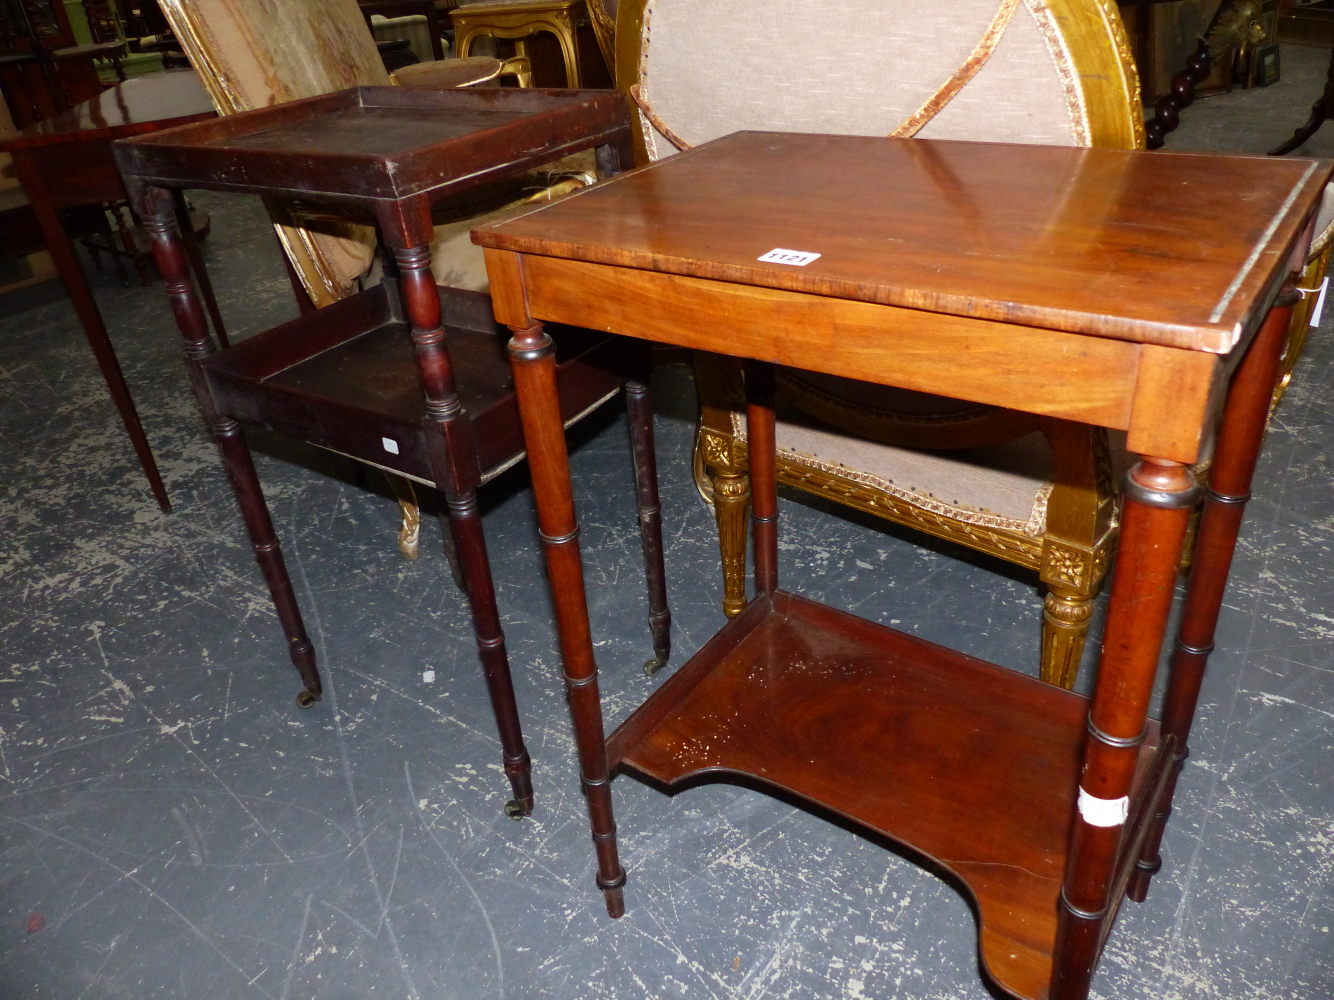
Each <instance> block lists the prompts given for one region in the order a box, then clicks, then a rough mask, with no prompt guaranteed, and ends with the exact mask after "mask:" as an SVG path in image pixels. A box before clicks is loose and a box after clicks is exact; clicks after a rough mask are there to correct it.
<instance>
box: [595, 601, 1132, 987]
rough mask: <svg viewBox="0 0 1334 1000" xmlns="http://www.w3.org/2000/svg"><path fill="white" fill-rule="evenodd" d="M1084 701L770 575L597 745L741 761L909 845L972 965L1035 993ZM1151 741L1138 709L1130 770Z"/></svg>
mask: <svg viewBox="0 0 1334 1000" xmlns="http://www.w3.org/2000/svg"><path fill="white" fill-rule="evenodd" d="M1087 713H1088V701H1087V700H1086V699H1084V698H1083V697H1081V696H1079V695H1076V694H1073V693H1072V692H1069V691H1066V690H1063V689H1061V688H1057V687H1052V686H1051V685H1048V684H1044V683H1042V682H1041V681H1038V680H1036V679H1034V678H1031V677H1026V676H1023V675H1020V674H1015V673H1013V672H1011V671H1009V670H1005V669H1003V668H1001V667H997V666H995V665H993V664H990V663H986V662H984V661H982V660H978V659H974V658H973V657H969V656H964V655H963V654H960V653H956V652H953V651H951V650H948V649H945V648H943V647H940V646H936V645H934V644H932V643H928V642H924V641H923V640H921V639H917V638H914V637H912V636H909V635H905V634H903V633H902V632H897V631H895V630H893V629H889V628H885V627H883V626H880V625H874V624H872V623H870V622H867V621H865V620H863V619H861V618H858V617H856V616H855V615H850V614H847V613H845V612H841V611H836V610H833V609H831V608H827V607H825V606H823V605H821V604H817V603H815V602H813V601H808V600H805V599H803V598H800V597H795V596H793V595H791V594H787V593H783V592H781V591H780V592H777V593H775V594H774V595H773V596H772V597H769V598H763V597H762V598H758V599H756V600H755V601H753V602H752V603H751V604H750V605H749V606H748V607H747V608H746V610H745V611H744V612H743V613H742V614H741V615H739V616H738V617H737V618H736V619H734V620H733V621H731V622H729V623H728V624H727V625H726V626H725V627H724V628H723V629H722V630H721V631H720V632H719V633H718V634H717V635H716V636H714V638H713V639H712V640H710V642H709V643H708V644H707V645H706V646H705V647H704V648H703V649H702V650H700V651H699V653H697V654H696V655H695V656H694V657H693V658H692V659H691V660H690V661H689V662H688V663H687V664H685V666H683V667H682V668H681V669H680V670H678V671H677V673H676V674H675V675H673V676H672V678H671V679H670V680H669V681H667V683H665V684H664V685H663V686H662V687H661V688H660V689H659V690H658V691H657V692H655V693H654V695H653V696H652V697H650V698H649V699H648V701H646V702H645V703H644V704H643V705H642V706H640V708H639V709H638V710H637V711H636V712H635V713H634V714H633V715H632V716H631V717H630V718H629V719H627V720H626V721H625V723H624V724H622V725H621V726H620V728H618V729H617V730H616V732H615V733H613V734H612V736H611V738H610V739H609V741H608V745H607V752H608V757H609V763H610V764H611V765H612V766H613V767H616V766H620V767H623V768H629V769H632V770H634V771H637V772H639V773H641V774H643V775H645V776H647V777H649V778H652V779H654V780H656V781H660V782H663V783H665V784H667V785H671V784H674V783H677V782H681V781H683V780H685V779H688V778H691V777H695V776H699V775H706V774H709V773H723V774H738V775H749V776H751V777H753V778H756V779H759V780H760V781H762V782H765V783H767V784H769V785H771V786H773V787H775V788H779V789H783V790H786V791H788V792H790V793H793V794H795V795H797V796H800V797H801V798H804V799H807V800H809V801H811V802H813V803H817V804H819V805H821V806H824V807H826V808H828V809H831V810H833V811H834V812H836V813H839V814H841V815H843V816H845V817H847V818H848V819H850V820H852V821H854V822H855V823H857V824H859V825H861V826H863V827H865V828H867V829H869V830H872V831H875V832H877V833H880V834H883V835H885V836H887V837H890V838H892V839H893V840H895V841H898V842H900V843H902V844H904V845H906V846H908V847H910V848H913V849H915V850H916V851H918V852H920V853H922V854H924V855H926V856H927V857H928V858H930V859H931V860H933V861H935V862H936V863H938V864H939V865H940V866H941V867H943V868H945V869H948V870H949V871H950V872H952V873H953V874H954V875H956V876H957V877H958V878H959V880H960V881H961V882H962V883H963V884H964V885H965V886H966V887H967V888H968V890H969V891H970V892H971V893H972V895H973V898H974V901H975V902H976V906H977V913H978V922H979V935H980V940H981V957H982V963H983V965H984V966H985V968H986V969H987V971H988V973H989V974H990V976H991V977H992V978H993V979H994V980H995V982H996V983H997V984H998V985H1000V986H1002V987H1004V988H1005V989H1007V990H1009V991H1011V992H1013V993H1015V994H1017V995H1019V996H1022V997H1026V998H1030V1000H1039V998H1043V997H1046V995H1047V986H1048V983H1049V981H1050V978H1051V964H1052V951H1053V948H1054V944H1055V940H1056V914H1057V901H1058V898H1059V894H1060V888H1061V881H1062V878H1063V875H1064V872H1065V859H1066V844H1067V840H1068V837H1069V831H1070V824H1071V821H1072V818H1073V816H1074V808H1075V794H1076V785H1077V779H1078V774H1079V767H1080V757H1081V753H1082V748H1083V741H1084V732H1085V719H1086V716H1087ZM1157 742H1158V740H1157V730H1156V727H1152V726H1151V728H1150V732H1149V735H1148V739H1147V740H1146V741H1145V745H1144V749H1143V750H1142V753H1141V758H1140V763H1141V767H1140V775H1141V777H1143V776H1144V775H1145V774H1146V772H1147V767H1148V764H1149V763H1150V762H1151V761H1152V759H1153V757H1154V756H1155V748H1156V746H1157ZM1140 784H1141V785H1143V781H1141V782H1140Z"/></svg>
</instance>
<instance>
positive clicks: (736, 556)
mask: <svg viewBox="0 0 1334 1000" xmlns="http://www.w3.org/2000/svg"><path fill="white" fill-rule="evenodd" d="M709 478H710V479H711V480H712V481H713V513H714V517H715V518H716V519H717V521H718V548H719V550H720V551H721V553H722V558H723V614H725V615H727V617H728V618H735V617H736V616H737V615H739V614H741V609H742V608H744V607H745V606H746V522H747V520H748V518H749V516H750V476H748V475H747V474H746V473H744V472H739V471H737V470H735V469H718V468H715V467H714V466H709Z"/></svg>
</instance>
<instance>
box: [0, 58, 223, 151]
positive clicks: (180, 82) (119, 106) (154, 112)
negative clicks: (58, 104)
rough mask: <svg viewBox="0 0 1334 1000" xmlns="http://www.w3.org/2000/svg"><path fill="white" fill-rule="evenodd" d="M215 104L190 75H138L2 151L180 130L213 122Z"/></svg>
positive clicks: (43, 124)
mask: <svg viewBox="0 0 1334 1000" xmlns="http://www.w3.org/2000/svg"><path fill="white" fill-rule="evenodd" d="M215 116H216V112H215V111H214V110H213V102H212V101H211V100H209V96H208V93H207V91H205V90H204V85H203V84H202V83H201V82H200V80H199V77H197V76H196V75H195V74H194V72H193V71H192V70H181V71H174V72H168V73H153V74H150V75H149V76H138V77H135V78H134V79H132V80H126V81H125V82H124V83H118V84H116V86H114V87H112V88H111V89H110V90H104V91H103V92H102V93H101V94H99V95H97V96H96V97H94V98H93V99H92V100H88V101H84V102H83V103H82V104H79V105H76V106H75V107H73V108H70V109H69V110H68V111H62V112H61V113H60V114H58V115H55V116H53V117H51V118H47V119H45V120H44V121H40V122H37V123H36V124H35V125H30V126H28V127H27V128H25V129H24V130H23V131H22V132H20V133H19V134H18V135H16V136H14V137H13V138H12V139H10V140H8V141H7V142H4V143H0V151H3V152H14V151H15V150H22V149H31V148H33V147H36V146H54V145H60V144H63V143H69V142H91V141H94V140H97V139H117V138H121V137H123V136H129V135H134V134H135V133H136V132H139V131H142V130H144V129H151V128H162V127H164V124H163V123H167V124H170V125H183V124H186V123H189V122H194V121H200V120H202V119H207V118H213V117H215Z"/></svg>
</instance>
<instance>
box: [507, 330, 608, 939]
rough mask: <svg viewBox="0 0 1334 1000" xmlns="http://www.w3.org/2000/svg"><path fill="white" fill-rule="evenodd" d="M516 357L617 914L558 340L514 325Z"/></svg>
mask: <svg viewBox="0 0 1334 1000" xmlns="http://www.w3.org/2000/svg"><path fill="white" fill-rule="evenodd" d="M511 329H513V330H514V337H513V339H512V340H510V345H509V349H510V363H511V365H512V366H513V368H514V384H515V388H516V390H517V391H518V398H519V414H520V417H521V418H522V421H523V437H524V444H525V445H526V446H527V449H528V465H529V468H530V469H531V470H532V475H533V495H534V498H535V499H536V501H537V520H538V526H539V528H540V530H541V533H542V545H543V548H544V549H545V551H546V557H547V572H548V575H549V577H550V582H551V597H552V602H553V603H554V604H555V607H556V627H557V630H558V632H559V634H560V649H561V659H562V661H563V663H564V667H565V688H566V691H567V693H568V695H569V702H570V714H571V716H572V718H573V721H574V738H575V744H576V746H577V747H578V751H579V773H580V778H581V780H582V783H583V789H584V795H585V797H586V799H587V801H588V816H589V820H590V823H591V826H592V828H593V845H594V847H595V848H596V850H597V858H598V874H597V885H598V888H599V889H601V890H602V892H603V895H604V897H605V899H606V903H607V912H608V913H609V914H610V915H611V916H613V917H619V916H622V915H623V914H624V913H625V893H624V887H625V870H624V869H623V868H622V867H621V861H620V856H619V854H618V852H617V850H616V823H615V819H614V817H613V814H612V804H611V784H610V778H611V776H610V774H609V773H608V768H607V744H606V731H605V729H604V727H603V722H602V702H601V696H600V694H599V692H598V668H597V662H596V660H595V659H594V658H593V640H592V636H591V635H590V633H589V628H588V599H587V597H586V595H585V593H584V569H583V564H582V562H581V560H580V558H579V525H578V523H577V521H576V520H575V512H574V496H573V494H572V492H571V489H570V466H569V459H568V456H567V453H566V450H565V429H564V426H563V424H562V422H561V416H560V397H559V396H558V394H557V391H556V358H555V345H554V344H553V343H552V341H551V338H550V337H549V336H547V334H546V331H545V330H543V329H542V324H541V323H536V324H534V325H533V326H531V327H529V328H526V329H520V328H516V327H512V328H511Z"/></svg>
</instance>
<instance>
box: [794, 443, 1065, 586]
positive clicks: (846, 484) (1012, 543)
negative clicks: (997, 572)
mask: <svg viewBox="0 0 1334 1000" xmlns="http://www.w3.org/2000/svg"><path fill="white" fill-rule="evenodd" d="M778 481H779V482H780V483H783V484H784V485H786V486H794V487H796V488H797V489H800V490H805V491H806V492H807V493H814V494H815V495H816V496H822V497H825V498H826V499H828V500H833V501H834V502H836V503H841V504H843V505H845V506H848V507H854V508H856V509H857V510H862V511H865V512H866V513H868V514H875V515H876V516H877V517H883V518H885V519H886V520H890V521H894V522H896V523H898V524H904V525H907V526H908V527H911V528H916V529H917V530H919V531H924V532H926V533H927V534H929V535H934V536H935V537H937V538H943V539H945V540H947V541H951V542H957V543H958V544H960V545H965V546H967V547H968V548H970V549H976V550H978V551H979V552H986V553H988V554H990V555H994V556H999V557H1000V558H1001V559H1004V560H1005V561H1006V562H1012V563H1017V564H1018V565H1020V566H1027V567H1028V568H1030V569H1037V568H1038V566H1039V564H1040V562H1041V558H1042V543H1041V541H1040V540H1039V539H1035V538H1030V537H1028V536H1027V535H1025V534H1024V533H1023V532H1020V531H1009V530H1006V529H1004V528H993V527H987V526H985V525H980V524H969V523H967V522H964V521H960V520H958V519H957V518H953V517H950V516H948V515H945V514H939V513H936V512H935V511H931V510H926V509H924V508H922V507H919V506H917V505H916V504H914V503H910V502H908V501H906V500H901V499H899V498H898V497H896V496H894V495H893V494H890V493H885V492H883V491H881V490H876V489H871V488H868V487H865V486H862V485H861V484H860V483H856V482H853V481H852V480H849V479H845V478H843V477H841V476H834V475H830V474H829V473H827V472H823V471H821V470H819V469H812V468H810V467H809V466H806V465H801V464H799V463H797V462H794V461H792V460H791V459H789V458H787V457H786V456H784V455H782V454H780V455H779V456H778Z"/></svg>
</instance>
